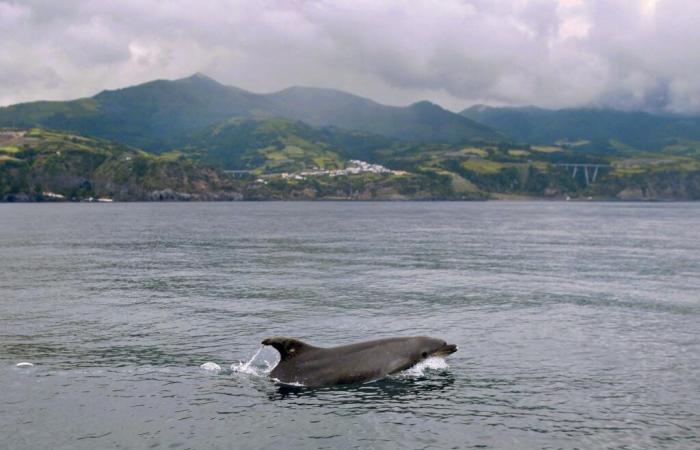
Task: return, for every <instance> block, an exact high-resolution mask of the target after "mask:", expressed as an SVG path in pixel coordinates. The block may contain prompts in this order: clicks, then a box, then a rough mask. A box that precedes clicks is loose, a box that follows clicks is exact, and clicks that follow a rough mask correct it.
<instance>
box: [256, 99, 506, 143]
mask: <svg viewBox="0 0 700 450" xmlns="http://www.w3.org/2000/svg"><path fill="white" fill-rule="evenodd" d="M267 98H268V99H270V100H271V101H272V103H273V105H274V109H273V111H272V112H273V114H275V115H279V116H281V117H286V118H290V119H294V120H300V121H303V122H306V123H308V124H310V125H314V126H335V127H340V128H345V129H348V130H361V131H366V132H369V133H374V134H378V135H382V136H387V137H391V138H395V139H399V140H403V141H418V142H443V143H459V142H468V141H475V140H477V141H478V140H481V141H499V140H503V137H502V136H499V135H498V134H497V133H495V132H494V131H493V130H492V129H490V128H488V127H486V126H484V125H480V124H478V123H475V122H474V121H472V120H464V117H461V116H459V115H458V114H454V113H452V112H450V111H447V110H445V109H443V108H441V107H440V106H438V105H435V104H433V103H430V102H427V101H424V102H418V103H414V104H412V105H410V106H407V107H396V106H386V105H382V104H379V103H377V102H374V101H372V100H368V99H366V98H362V97H359V96H356V95H352V94H348V93H345V92H341V91H336V90H333V89H319V88H308V87H292V88H289V89H285V90H283V91H280V92H276V93H273V94H269V95H267Z"/></svg>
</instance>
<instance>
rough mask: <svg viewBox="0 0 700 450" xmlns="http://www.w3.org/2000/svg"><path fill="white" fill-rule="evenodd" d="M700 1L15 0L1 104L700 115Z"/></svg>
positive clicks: (2, 11)
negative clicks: (143, 97)
mask: <svg viewBox="0 0 700 450" xmlns="http://www.w3.org/2000/svg"><path fill="white" fill-rule="evenodd" d="M698 24H700V1H698V0H439V1H438V0H432V1H429V0H405V1H404V0H393V1H387V0H347V1H345V0H336V1H331V0H316V1H311V0H171V1H163V0H119V1H104V0H0V30H2V35H1V36H0V105H8V104H13V103H18V102H26V101H32V100H39V99H50V100H65V99H73V98H79V97H85V96H91V95H94V94H96V93H98V92H100V91H101V90H103V89H115V88H120V87H125V86H129V85H134V84H138V83H143V82H146V81H150V80H153V79H157V78H166V79H175V78H182V77H186V76H189V75H191V74H193V73H195V72H201V73H205V74H207V75H209V76H210V77H212V78H214V79H216V80H218V81H220V82H222V83H224V84H229V85H234V86H237V87H240V88H243V89H247V90H251V91H254V92H272V91H275V90H279V89H283V88H285V87H289V86H293V85H299V86H317V87H328V88H335V89H340V90H344V91H348V92H352V93H355V94H358V95H362V96H365V97H369V98H372V99H374V100H376V101H379V102H382V103H386V104H391V105H407V104H410V103H413V102H416V101H419V100H430V101H433V102H435V103H438V104H440V105H442V106H444V107H446V108H448V109H451V110H454V111H459V110H461V109H463V108H465V107H468V106H470V105H473V104H490V105H496V106H505V105H513V106H515V105H537V106H542V107H547V108H562V107H579V106H595V107H598V106H606V107H613V108H618V109H625V110H652V111H665V112H678V113H700V26H699V25H698Z"/></svg>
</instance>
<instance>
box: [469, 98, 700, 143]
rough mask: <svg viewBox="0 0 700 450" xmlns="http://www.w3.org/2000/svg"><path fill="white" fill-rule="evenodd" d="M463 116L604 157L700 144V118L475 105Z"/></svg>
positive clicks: (517, 136) (519, 136) (515, 135)
mask: <svg viewBox="0 0 700 450" xmlns="http://www.w3.org/2000/svg"><path fill="white" fill-rule="evenodd" d="M461 114H462V115H463V116H465V117H469V118H470V119H473V120H475V121H477V122H479V123H482V124H484V125H487V126H489V127H492V128H493V129H496V130H498V131H500V132H501V133H503V134H504V135H506V136H508V137H510V138H512V139H514V140H516V141H519V142H526V143H530V144H539V145H552V144H557V143H574V144H576V145H577V146H578V147H580V148H581V149H588V150H596V151H602V152H605V151H615V150H620V149H624V148H625V147H632V148H634V149H638V150H646V151H658V150H661V149H663V148H664V147H666V146H669V145H674V144H678V143H679V142H682V141H685V140H690V141H697V140H700V117H697V116H680V115H656V114H650V113H647V112H640V111H631V112H629V111H618V110H613V109H602V108H601V109H593V108H571V109H560V110H549V109H543V108H537V107H521V108H511V107H504V108H496V107H489V106H484V105H476V106H472V107H471V108H467V109H465V110H464V111H462V113H461Z"/></svg>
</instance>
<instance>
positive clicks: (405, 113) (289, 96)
mask: <svg viewBox="0 0 700 450" xmlns="http://www.w3.org/2000/svg"><path fill="white" fill-rule="evenodd" d="M231 117H282V118H286V119H290V120H300V121H303V122H306V123H309V124H310V125H312V126H321V127H323V126H335V127H339V128H345V129H348V130H359V131H365V132H369V133H374V134H379V135H382V136H386V137H390V138H392V139H398V140H403V141H421V142H430V141H434V142H450V143H457V142H470V141H475V140H482V141H483V140H487V141H499V140H503V139H505V138H504V137H503V136H501V135H500V134H499V133H497V132H495V131H493V130H491V129H490V128H488V127H486V126H484V125H481V124H478V123H476V122H474V121H473V120H471V119H469V118H466V117H463V116H461V115H459V114H456V113H453V112H450V111H447V110H445V109H443V108H441V107H439V106H437V105H435V107H434V108H431V109H430V110H429V111H424V110H421V109H420V108H416V107H415V106H414V105H410V106H407V107H398V106H388V105H382V104H380V103H377V102H375V101H374V100H371V99H367V98H364V97H361V96H358V95H355V94H350V93H346V92H343V91H339V90H335V89H325V88H309V87H300V86H293V87H290V88H287V89H283V90H280V91H277V92H272V93H268V94H257V93H253V92H249V91H246V90H244V89H240V88H237V87H234V86H227V85H224V84H221V83H219V82H218V81H216V80H214V79H212V78H210V77H208V76H206V75H203V74H200V73H197V74H194V75H192V76H189V77H186V78H180V79H177V80H163V79H158V80H152V81H149V82H146V83H141V84H138V85H135V86H128V87H124V88H119V89H112V90H103V91H101V92H99V93H98V94H96V95H94V96H92V97H87V98H83V99H77V100H69V101H64V102H42V101H39V102H31V103H24V104H17V105H10V106H7V107H3V108H0V126H10V127H12V126H14V127H25V128H27V127H34V126H41V127H45V128H52V129H63V130H70V131H74V132H78V133H81V134H85V135H90V136H95V137H99V138H104V139H109V140H113V141H116V142H121V143H123V144H127V145H134V146H137V147H140V148H144V149H146V150H150V151H165V150H169V149H172V148H175V147H178V146H180V145H182V140H183V139H185V138H186V136H187V135H189V134H190V133H192V132H195V131H197V130H201V129H204V128H206V127H208V126H212V125H214V124H216V123H218V122H222V121H225V120H227V119H229V118H231Z"/></svg>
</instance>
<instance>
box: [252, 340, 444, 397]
mask: <svg viewBox="0 0 700 450" xmlns="http://www.w3.org/2000/svg"><path fill="white" fill-rule="evenodd" d="M262 345H270V346H272V347H274V348H275V349H276V350H277V351H278V352H279V354H280V357H281V359H280V362H279V364H277V365H276V366H275V368H274V369H272V371H271V372H270V378H273V379H275V380H277V381H279V382H280V383H284V384H299V385H303V386H308V387H322V386H332V385H337V384H352V383H366V382H369V381H374V380H378V379H380V378H384V377H385V376H387V375H390V374H392V373H396V372H400V371H402V370H406V369H408V368H410V367H412V366H414V365H416V364H417V363H419V362H421V361H423V360H424V359H426V358H429V357H431V356H447V355H450V354H452V353H454V352H456V351H457V346H456V345H453V344H448V343H447V342H445V341H443V340H442V339H435V338H431V337H426V336H412V337H395V338H387V339H377V340H374V341H366V342H359V343H357V344H350V345H341V346H339V347H327V348H323V347H314V346H313V345H309V344H307V343H305V342H302V341H300V340H298V339H294V338H288V337H270V338H267V339H264V340H263V341H262Z"/></svg>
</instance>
